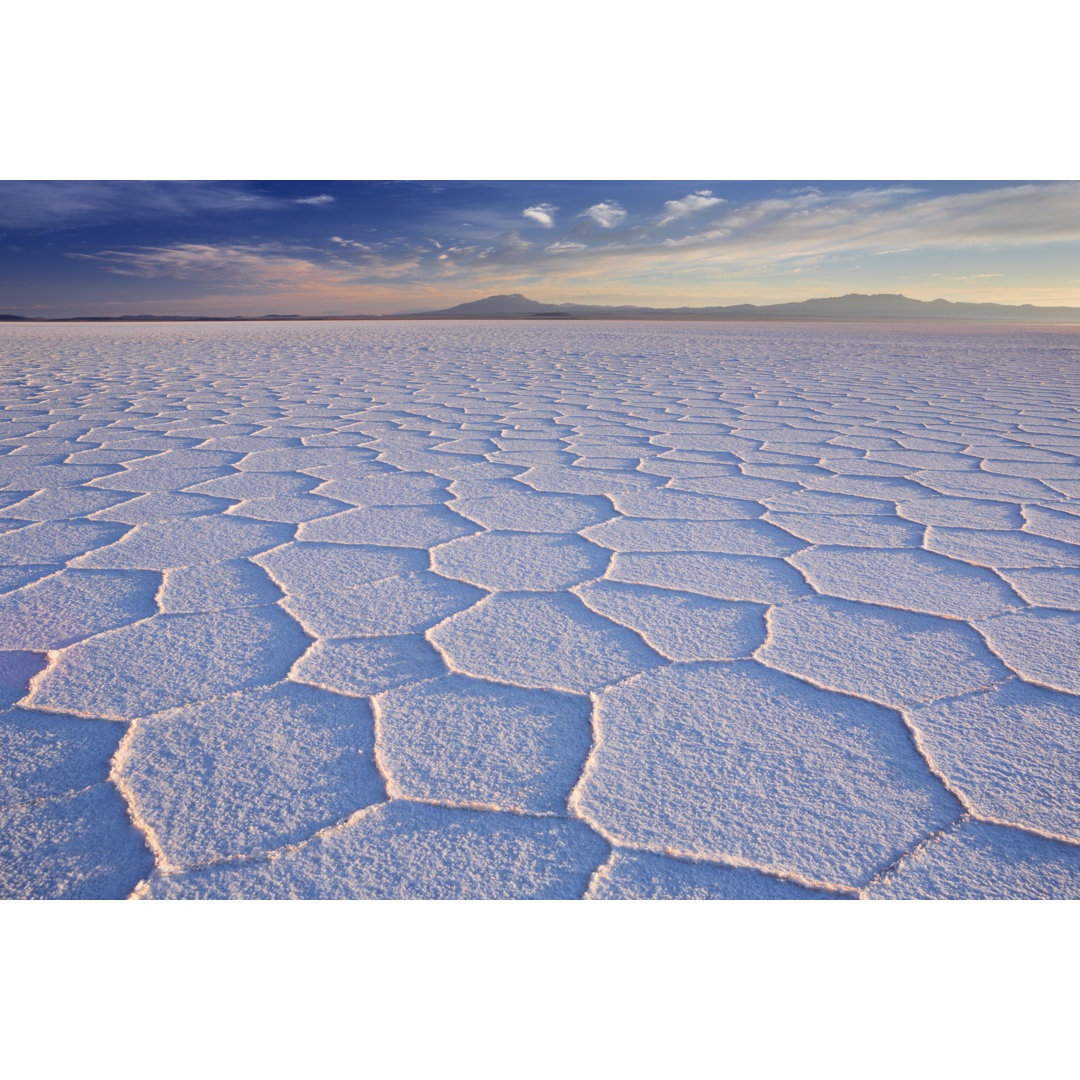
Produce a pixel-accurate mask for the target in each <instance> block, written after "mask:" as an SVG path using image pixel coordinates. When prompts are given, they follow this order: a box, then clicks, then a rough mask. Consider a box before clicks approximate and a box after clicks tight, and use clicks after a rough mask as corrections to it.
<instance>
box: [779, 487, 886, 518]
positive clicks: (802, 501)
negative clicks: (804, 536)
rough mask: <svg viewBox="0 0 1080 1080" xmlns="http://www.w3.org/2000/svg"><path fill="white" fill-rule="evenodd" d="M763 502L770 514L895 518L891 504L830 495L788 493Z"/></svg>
mask: <svg viewBox="0 0 1080 1080" xmlns="http://www.w3.org/2000/svg"><path fill="white" fill-rule="evenodd" d="M764 501H765V505H766V506H768V508H769V509H770V510H772V511H774V512H775V513H783V514H815V515H833V514H839V515H842V516H843V517H845V518H846V517H850V516H852V515H860V516H862V515H866V516H870V517H880V516H882V515H884V516H886V517H895V516H896V508H895V506H894V505H893V504H892V503H891V502H885V501H884V500H882V499H867V498H863V497H861V496H859V495H844V494H841V493H839V492H833V491H791V492H788V493H787V494H786V495H777V496H775V497H773V498H768V499H765V500H764Z"/></svg>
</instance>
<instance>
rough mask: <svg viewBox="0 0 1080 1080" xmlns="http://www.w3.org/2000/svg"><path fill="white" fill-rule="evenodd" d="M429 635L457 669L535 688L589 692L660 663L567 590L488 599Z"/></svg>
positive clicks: (443, 624)
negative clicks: (567, 592) (566, 592)
mask: <svg viewBox="0 0 1080 1080" xmlns="http://www.w3.org/2000/svg"><path fill="white" fill-rule="evenodd" d="M429 637H430V639H431V640H432V641H433V642H434V643H435V644H436V645H438V646H439V648H440V649H442V651H443V652H444V653H446V655H447V656H448V657H449V658H450V661H451V663H452V665H453V667H455V668H457V669H458V670H460V671H465V672H468V673H469V674H472V675H479V676H482V677H485V678H489V679H495V680H497V681H500V682H507V683H517V684H518V685H520V686H527V687H535V688H538V689H553V690H570V691H574V692H577V693H585V692H586V691H588V690H592V689H595V688H596V687H598V686H603V685H605V684H607V683H611V682H616V681H617V680H619V679H624V678H626V676H628V675H631V674H633V673H634V672H636V671H641V670H643V669H645V668H651V667H655V666H656V665H657V664H658V663H660V662H661V658H660V657H659V656H658V655H657V654H656V653H655V652H653V650H652V649H650V648H648V646H646V645H645V644H643V643H642V641H641V640H640V638H638V637H637V636H636V635H635V634H632V633H630V632H629V631H628V630H625V629H624V628H622V627H618V626H614V625H613V624H612V623H610V622H609V621H608V620H606V619H603V618H601V617H600V616H599V615H596V614H595V613H594V612H592V611H590V610H589V609H588V608H587V607H585V605H584V604H583V603H582V602H581V601H580V600H579V599H578V598H577V597H576V596H569V595H567V594H565V593H551V594H542V593H533V594H528V595H507V594H496V595H493V596H488V597H487V598H486V599H485V600H484V601H483V602H482V603H480V604H477V605H476V606H475V607H473V608H471V609H470V610H468V611H466V612H463V613H462V614H460V615H458V616H456V617H454V618H453V619H449V620H447V621H446V622H444V623H442V624H441V625H439V626H437V627H435V629H434V630H432V631H431V633H430V634H429Z"/></svg>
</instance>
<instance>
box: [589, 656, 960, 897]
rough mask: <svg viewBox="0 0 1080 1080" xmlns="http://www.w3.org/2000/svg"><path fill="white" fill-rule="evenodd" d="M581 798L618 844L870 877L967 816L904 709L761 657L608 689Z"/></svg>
mask: <svg viewBox="0 0 1080 1080" xmlns="http://www.w3.org/2000/svg"><path fill="white" fill-rule="evenodd" d="M594 722H595V724H596V726H597V730H598V733H599V738H598V743H597V745H596V747H595V748H594V750H593V754H592V757H591V758H590V760H589V763H588V765H587V766H586V769H585V774H584V780H583V781H582V783H581V785H580V786H579V787H578V788H577V789H576V791H575V793H574V795H573V797H572V799H571V804H572V805H573V806H576V807H577V809H578V810H579V812H581V813H583V814H584V815H585V816H586V817H587V819H588V820H590V821H593V822H595V823H596V824H597V825H598V826H599V827H600V828H602V829H603V830H604V831H605V832H606V833H607V834H608V835H611V836H612V837H613V838H614V839H615V842H616V843H620V842H621V843H629V844H635V845H641V846H649V847H652V848H655V849H659V850H661V851H664V850H668V849H671V850H673V851H677V852H680V853H683V854H687V855H691V856H696V857H699V858H705V859H709V858H712V859H724V858H731V859H736V860H739V861H747V862H751V863H754V864H756V865H758V866H762V867H766V868H770V869H773V870H776V871H779V872H782V873H789V874H798V875H801V876H803V877H805V878H807V879H809V880H811V881H822V882H830V883H835V884H846V885H853V886H857V885H861V884H864V883H865V882H867V881H868V880H869V879H870V878H871V877H872V876H873V875H874V873H875V872H876V871H878V870H880V869H882V868H883V867H885V866H888V865H889V863H890V862H892V861H893V860H894V859H895V858H896V857H897V856H898V855H900V854H901V853H902V852H904V851H907V850H909V849H910V848H911V847H912V846H913V845H914V844H915V843H916V842H917V841H918V840H919V839H920V838H922V837H924V836H926V835H928V834H929V833H931V832H933V831H934V830H935V829H940V828H941V827H942V826H943V825H945V824H947V823H948V822H950V821H952V820H954V819H955V818H956V817H957V815H958V814H959V813H960V807H959V806H958V804H957V803H956V800H955V799H954V798H953V797H952V796H951V795H949V793H948V792H947V791H946V790H945V788H944V787H943V786H942V785H941V783H940V782H939V781H938V780H937V779H936V778H935V777H934V776H933V774H932V773H931V772H930V770H929V769H928V768H927V767H926V764H925V762H923V760H922V759H921V758H920V757H919V755H918V753H917V752H916V750H915V747H914V745H913V743H912V741H911V738H910V736H909V735H908V733H907V730H906V729H905V727H904V725H903V723H902V721H901V719H900V717H899V716H898V715H897V714H896V713H894V712H892V711H891V710H888V709H884V708H882V707H881V706H878V705H871V704H869V703H867V702H863V701H857V700H854V699H852V698H849V697H845V696H842V695H839V694H833V693H830V692H828V691H825V690H818V689H816V688H814V687H811V686H807V685H806V684H805V683H802V682H799V681H797V680H795V679H792V678H790V677H789V676H787V675H781V674H779V673H777V672H774V671H769V670H768V669H767V668H763V667H761V666H760V665H759V664H756V663H754V662H753V661H745V660H739V661H735V662H733V663H728V664H701V665H694V666H693V667H684V666H680V667H678V668H665V669H663V670H660V671H653V672H646V673H645V674H643V675H641V676H639V677H638V678H636V679H632V680H629V681H628V682H626V683H625V684H623V685H621V686H616V687H612V688H611V689H609V690H606V691H604V692H603V693H602V694H601V695H600V698H599V701H598V704H597V706H596V715H595V719H594Z"/></svg>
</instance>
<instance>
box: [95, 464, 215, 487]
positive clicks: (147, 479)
mask: <svg viewBox="0 0 1080 1080" xmlns="http://www.w3.org/2000/svg"><path fill="white" fill-rule="evenodd" d="M231 473H232V470H231V469H229V468H228V467H224V466H223V467H221V468H210V469H121V470H120V471H119V472H111V473H110V474H109V475H108V476H103V477H101V478H100V479H98V480H92V481H90V482H89V485H88V486H89V487H94V488H100V489H103V490H105V491H141V492H146V493H150V492H160V493H165V492H177V491H182V490H183V489H184V488H189V487H195V486H196V485H197V484H198V485H202V484H205V483H206V481H207V480H214V479H216V478H217V477H219V476H228V475H230V474H231Z"/></svg>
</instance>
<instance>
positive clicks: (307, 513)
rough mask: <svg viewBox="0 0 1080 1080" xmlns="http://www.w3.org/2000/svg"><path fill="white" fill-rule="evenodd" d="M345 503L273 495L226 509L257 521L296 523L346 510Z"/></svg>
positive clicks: (316, 498)
mask: <svg viewBox="0 0 1080 1080" xmlns="http://www.w3.org/2000/svg"><path fill="white" fill-rule="evenodd" d="M347 509H348V506H347V504H346V503H343V502H338V501H337V500H336V499H324V498H321V497H320V496H318V495H274V496H271V497H269V498H265V499H249V500H247V501H246V502H242V503H238V504H237V505H236V506H233V507H230V509H229V510H227V511H226V513H228V514H232V515H236V516H239V517H247V518H254V519H255V520H257V521H283V522H288V523H289V524H292V525H296V524H299V523H300V522H303V521H315V520H317V519H318V518H324V517H329V516H330V515H331V514H340V513H341V511H342V510H347Z"/></svg>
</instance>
